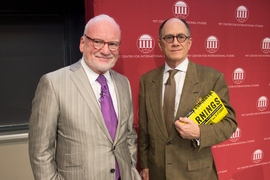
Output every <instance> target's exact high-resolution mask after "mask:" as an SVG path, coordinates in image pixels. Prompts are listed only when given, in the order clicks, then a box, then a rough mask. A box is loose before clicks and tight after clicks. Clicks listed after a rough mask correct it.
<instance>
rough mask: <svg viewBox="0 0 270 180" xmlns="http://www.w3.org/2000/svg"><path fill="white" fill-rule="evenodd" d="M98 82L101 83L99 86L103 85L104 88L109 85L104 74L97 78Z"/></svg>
mask: <svg viewBox="0 0 270 180" xmlns="http://www.w3.org/2000/svg"><path fill="white" fill-rule="evenodd" d="M97 81H98V82H99V84H101V85H102V86H105V85H107V80H106V78H105V76H104V75H103V74H100V75H99V76H98V78H97Z"/></svg>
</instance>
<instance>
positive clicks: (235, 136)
mask: <svg viewBox="0 0 270 180" xmlns="http://www.w3.org/2000/svg"><path fill="white" fill-rule="evenodd" d="M241 134H242V131H241V129H240V128H236V130H235V132H234V133H233V134H232V135H231V137H230V139H229V140H230V141H231V142H236V141H238V140H239V139H240V137H241Z"/></svg>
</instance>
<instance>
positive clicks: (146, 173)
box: [140, 169, 149, 180]
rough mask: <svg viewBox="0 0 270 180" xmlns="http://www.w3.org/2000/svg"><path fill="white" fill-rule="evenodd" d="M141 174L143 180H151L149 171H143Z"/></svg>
mask: <svg viewBox="0 0 270 180" xmlns="http://www.w3.org/2000/svg"><path fill="white" fill-rule="evenodd" d="M140 174H141V176H142V179H143V180H149V169H143V170H142V171H141V173H140Z"/></svg>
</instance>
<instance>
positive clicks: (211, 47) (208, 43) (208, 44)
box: [205, 36, 220, 53]
mask: <svg viewBox="0 0 270 180" xmlns="http://www.w3.org/2000/svg"><path fill="white" fill-rule="evenodd" d="M219 44H220V43H219V40H218V39H217V38H216V37H215V36H209V37H208V38H207V39H206V40H205V49H206V51H207V52H209V53H215V52H217V50H218V48H219Z"/></svg>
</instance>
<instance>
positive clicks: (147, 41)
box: [137, 34, 155, 53]
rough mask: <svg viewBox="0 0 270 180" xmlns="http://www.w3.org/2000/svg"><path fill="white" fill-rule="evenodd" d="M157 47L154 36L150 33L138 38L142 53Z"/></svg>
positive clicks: (138, 46)
mask: <svg viewBox="0 0 270 180" xmlns="http://www.w3.org/2000/svg"><path fill="white" fill-rule="evenodd" d="M154 47H155V42H154V41H153V38H152V37H151V36H150V35H148V34H143V35H141V36H140V37H139V38H138V40H137V48H138V50H139V51H140V52H141V53H150V52H151V51H152V50H153V49H154Z"/></svg>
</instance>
